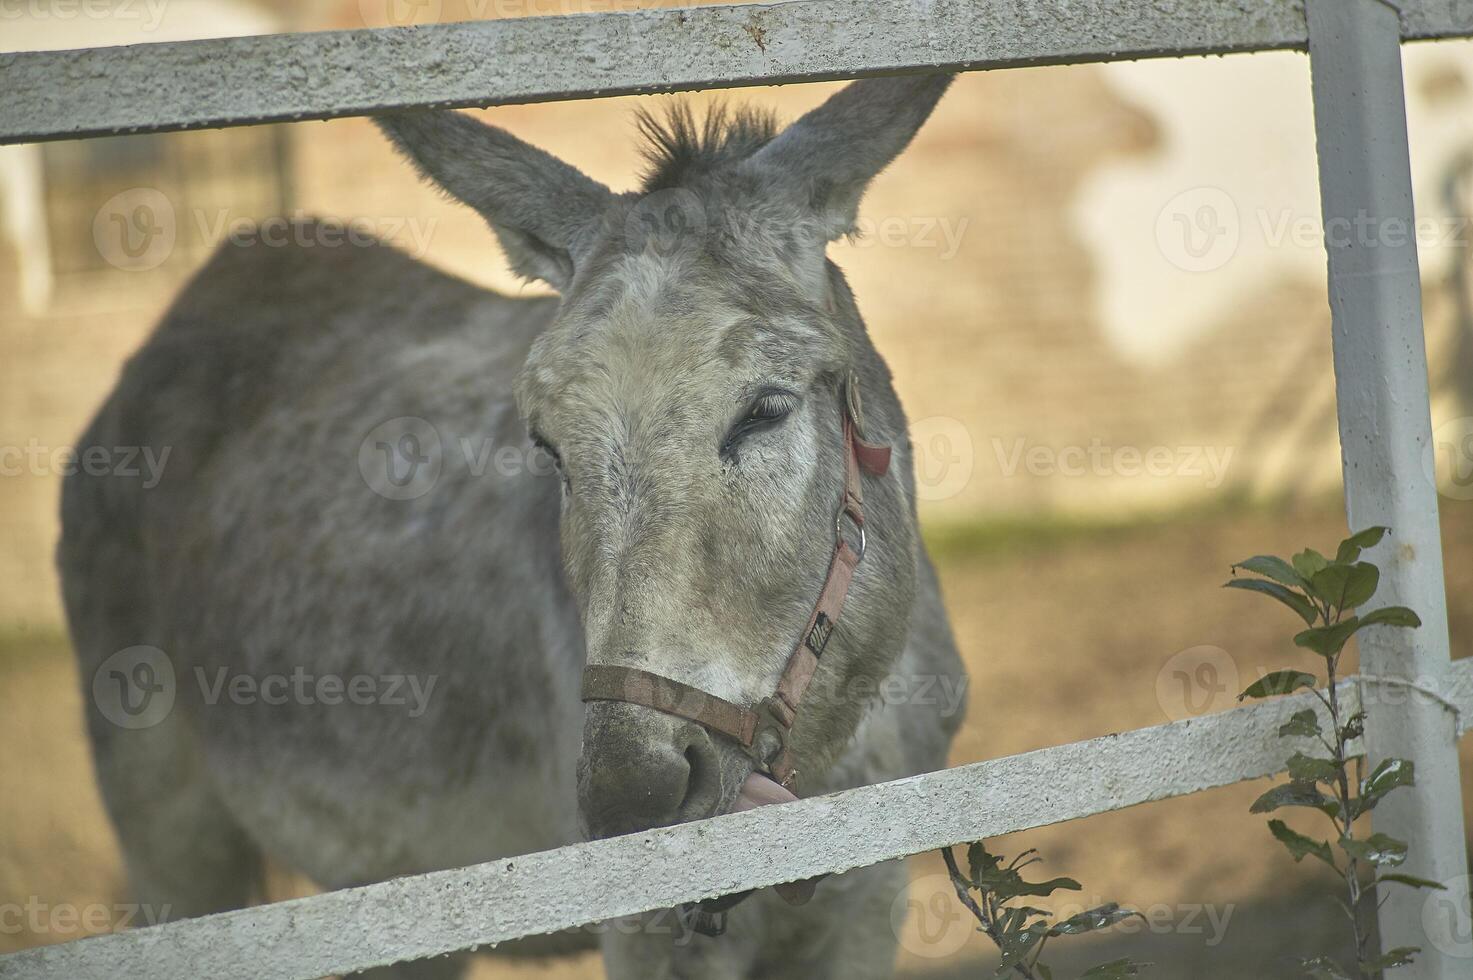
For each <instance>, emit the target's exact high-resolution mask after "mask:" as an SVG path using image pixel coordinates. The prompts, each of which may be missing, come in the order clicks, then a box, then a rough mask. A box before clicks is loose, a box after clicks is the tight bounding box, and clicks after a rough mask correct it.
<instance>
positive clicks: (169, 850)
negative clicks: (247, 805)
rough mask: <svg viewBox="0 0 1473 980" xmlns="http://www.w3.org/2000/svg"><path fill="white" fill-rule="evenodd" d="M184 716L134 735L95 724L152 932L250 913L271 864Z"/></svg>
mask: <svg viewBox="0 0 1473 980" xmlns="http://www.w3.org/2000/svg"><path fill="white" fill-rule="evenodd" d="M184 729H185V726H184V725H183V724H182V722H181V721H180V720H179V719H178V716H177V714H176V715H173V716H171V717H169V718H166V719H164V720H163V721H162V722H160V723H159V724H157V725H155V726H153V727H152V728H145V729H137V730H124V729H121V728H117V727H114V726H113V725H112V724H111V723H110V722H108V721H107V720H105V719H101V718H95V717H94V718H93V719H92V732H93V748H94V753H95V756H96V760H97V776H98V782H99V784H100V786H101V789H102V796H103V800H104V802H105V803H106V805H107V809H108V813H109V815H110V816H111V817H112V821H113V826H114V827H115V828H116V829H117V833H118V843H119V844H120V845H121V847H122V851H123V859H124V862H125V864H126V866H127V870H128V879H129V885H130V887H131V891H132V893H133V897H134V899H135V901H137V902H138V903H139V904H140V905H141V909H140V914H139V916H138V917H137V918H136V919H135V923H138V924H149V923H152V922H159V921H165V920H170V919H182V918H189V917H192V916H197V915H206V914H208V913H211V912H222V911H226V910H229V909H234V908H240V907H242V906H244V905H247V904H249V903H250V902H251V900H252V899H254V898H256V897H258V896H259V895H260V885H261V875H262V860H261V854H260V851H259V850H258V849H257V847H256V845H255V843H254V842H253V841H251V839H250V838H249V837H248V836H247V835H246V834H245V832H244V831H242V830H241V829H240V827H239V826H238V825H237V824H236V823H235V821H234V819H233V818H232V816H231V814H230V812H229V811H228V810H227V809H226V808H225V806H224V804H222V803H221V802H220V800H219V798H218V797H217V796H216V794H215V791H214V789H213V787H212V786H211V785H210V783H209V780H208V778H207V776H206V773H205V772H204V766H203V759H202V757H201V754H200V752H199V750H198V748H197V747H196V746H195V745H194V744H193V740H192V738H191V737H190V736H189V734H188V733H187V732H186V731H185V730H184Z"/></svg>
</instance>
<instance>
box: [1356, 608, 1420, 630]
mask: <svg viewBox="0 0 1473 980" xmlns="http://www.w3.org/2000/svg"><path fill="white" fill-rule="evenodd" d="M1421 625H1422V620H1421V619H1420V618H1419V617H1418V616H1417V614H1416V613H1414V612H1412V611H1411V610H1410V609H1408V608H1407V607H1406V606H1382V607H1381V608H1380V609H1373V610H1371V611H1370V612H1368V613H1366V614H1365V615H1364V616H1362V617H1361V618H1360V626H1358V627H1357V629H1365V628H1366V627H1367V626H1410V627H1417V626H1421Z"/></svg>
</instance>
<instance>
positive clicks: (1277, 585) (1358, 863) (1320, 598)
mask: <svg viewBox="0 0 1473 980" xmlns="http://www.w3.org/2000/svg"><path fill="white" fill-rule="evenodd" d="M1386 533H1387V528H1384V527H1371V528H1367V529H1366V530H1364V531H1361V532H1359V533H1357V534H1352V535H1351V536H1350V537H1348V538H1346V539H1345V540H1344V541H1342V542H1340V547H1339V548H1338V549H1337V550H1336V552H1335V557H1334V558H1326V557H1325V556H1324V555H1321V554H1320V553H1319V552H1317V551H1314V550H1313V549H1305V550H1304V551H1301V552H1300V553H1299V554H1297V555H1295V556H1294V557H1293V558H1292V559H1290V560H1288V561H1285V560H1284V559H1282V558H1277V557H1274V556H1273V555H1256V556H1254V557H1253V558H1249V559H1248V560H1247V561H1243V562H1239V563H1238V564H1236V565H1234V566H1233V574H1234V576H1236V575H1237V573H1238V572H1239V571H1243V572H1248V573H1251V574H1252V575H1254V576H1256V577H1253V578H1247V577H1244V578H1237V577H1234V578H1233V579H1232V580H1231V581H1229V582H1228V583H1227V588H1230V589H1243V590H1246V591H1249V592H1257V593H1260V594H1262V595H1266V596H1268V597H1270V598H1272V599H1275V600H1277V601H1279V602H1281V603H1283V604H1284V605H1285V606H1288V607H1289V608H1290V609H1292V610H1293V611H1294V613H1295V614H1296V615H1298V616H1299V617H1300V618H1301V619H1303V620H1304V623H1305V625H1306V626H1307V627H1308V629H1305V630H1303V631H1301V632H1300V633H1298V634H1297V635H1295V637H1294V643H1295V645H1296V646H1300V647H1303V648H1305V649H1306V650H1309V651H1311V652H1313V653H1315V654H1317V655H1318V656H1319V657H1320V659H1321V660H1322V661H1324V664H1325V673H1326V675H1327V676H1326V682H1327V683H1326V687H1325V690H1324V691H1323V692H1322V691H1320V690H1319V689H1318V687H1317V685H1318V683H1319V681H1318V678H1317V677H1316V675H1315V674H1311V673H1306V672H1305V671H1302V670H1278V671H1274V672H1273V673H1271V674H1267V675H1266V676H1264V677H1262V678H1260V679H1259V680H1257V681H1255V682H1254V683H1253V684H1251V685H1249V687H1248V689H1247V690H1245V691H1244V692H1243V693H1242V694H1240V695H1238V700H1239V701H1242V700H1243V699H1245V698H1268V697H1275V696H1278V695H1284V694H1292V693H1294V692H1295V691H1299V690H1301V689H1305V690H1309V691H1311V692H1313V694H1314V696H1315V697H1316V698H1318V699H1319V701H1320V704H1322V705H1323V706H1324V708H1325V712H1326V713H1327V715H1328V721H1329V725H1330V729H1329V731H1328V732H1326V731H1325V730H1324V728H1323V726H1322V719H1321V716H1320V713H1319V712H1318V711H1316V710H1315V709H1313V708H1307V709H1305V710H1304V711H1300V712H1297V713H1295V714H1294V716H1293V717H1291V718H1290V719H1289V720H1288V721H1287V722H1285V723H1284V724H1283V725H1281V726H1279V737H1280V738H1286V739H1305V738H1314V739H1317V740H1318V741H1319V743H1320V745H1321V746H1322V747H1323V748H1324V750H1325V753H1326V754H1325V755H1307V754H1305V753H1304V752H1295V753H1294V754H1293V755H1291V756H1290V757H1289V759H1288V770H1289V782H1287V783H1285V784H1283V785H1280V786H1275V787H1274V788H1273V789H1270V790H1269V791H1268V792H1267V793H1264V794H1263V795H1262V796H1260V797H1259V798H1258V799H1257V801H1255V802H1254V804H1253V806H1252V808H1251V810H1252V812H1253V813H1272V812H1274V811H1276V810H1279V809H1282V808H1285V807H1305V808H1308V809H1311V810H1317V811H1319V812H1320V813H1321V814H1323V815H1324V816H1325V817H1327V818H1328V819H1329V821H1330V823H1331V825H1332V826H1333V828H1334V836H1333V841H1334V845H1335V846H1334V847H1332V846H1331V843H1330V841H1328V840H1320V839H1317V838H1314V837H1307V836H1305V835H1304V834H1300V833H1298V832H1297V831H1294V830H1292V829H1290V828H1289V826H1288V825H1287V824H1286V823H1285V822H1284V821H1282V820H1277V819H1274V820H1270V821H1269V822H1268V829H1269V831H1270V832H1271V833H1272V834H1273V836H1274V837H1275V838H1276V839H1277V840H1279V841H1280V842H1281V843H1282V844H1283V845H1284V847H1285V848H1287V849H1288V851H1289V854H1290V855H1291V856H1292V857H1293V858H1294V860H1295V861H1296V862H1298V861H1302V860H1304V858H1305V857H1306V856H1313V857H1315V858H1317V859H1318V860H1320V861H1323V862H1325V864H1327V865H1329V866H1330V867H1331V868H1333V869H1334V870H1335V871H1336V873H1338V874H1339V875H1340V876H1341V878H1342V879H1343V880H1344V883H1345V891H1346V896H1347V900H1345V901H1340V903H1339V904H1340V906H1341V908H1342V909H1343V910H1344V911H1345V914H1346V916H1347V917H1348V918H1349V921H1350V929H1351V937H1352V940H1353V941H1354V944H1355V956H1356V970H1357V975H1359V976H1360V977H1376V976H1378V975H1380V974H1381V973H1383V972H1384V971H1387V970H1391V969H1395V968H1396V967H1399V966H1405V965H1406V964H1408V963H1410V962H1412V959H1413V957H1414V956H1416V954H1417V953H1419V952H1421V950H1420V949H1419V948H1417V947H1411V946H1409V947H1400V948H1397V949H1392V950H1387V951H1386V952H1384V953H1382V954H1380V955H1379V956H1373V955H1371V953H1370V952H1369V943H1370V935H1371V930H1370V923H1369V921H1368V916H1370V915H1372V914H1374V911H1375V908H1374V904H1375V903H1374V899H1372V897H1371V896H1373V895H1374V894H1375V886H1376V885H1382V884H1384V885H1401V886H1405V887H1410V888H1441V887H1442V886H1441V885H1439V884H1438V883H1437V882H1434V881H1427V880H1426V879H1422V878H1415V877H1412V876H1411V875H1405V874H1400V873H1397V872H1395V871H1393V870H1389V869H1393V868H1396V867H1398V866H1399V865H1401V864H1402V863H1404V862H1405V861H1406V857H1407V845H1406V842H1405V841H1399V840H1396V839H1395V838H1393V837H1390V836H1388V835H1386V834H1378V833H1373V834H1371V835H1370V836H1366V837H1361V836H1357V833H1356V830H1357V828H1356V820H1357V818H1359V817H1362V816H1364V815H1366V814H1368V813H1370V812H1371V811H1372V810H1373V809H1375V807H1376V804H1378V803H1380V802H1381V800H1382V799H1384V798H1385V797H1386V795H1387V794H1388V793H1390V792H1392V791H1393V790H1396V789H1398V788H1400V787H1402V786H1411V785H1412V784H1413V780H1414V778H1415V773H1414V770H1413V766H1412V763H1411V762H1410V761H1408V760H1406V759H1383V760H1382V761H1381V762H1380V763H1379V764H1377V765H1376V767H1375V768H1374V769H1373V770H1372V771H1371V772H1370V773H1367V772H1366V771H1365V763H1366V760H1365V756H1364V755H1362V754H1359V753H1355V754H1352V751H1351V743H1353V742H1354V741H1355V740H1356V739H1358V738H1360V737H1361V735H1363V734H1364V733H1365V724H1366V712H1365V710H1364V707H1361V708H1360V709H1358V710H1355V711H1351V712H1348V713H1347V706H1346V705H1344V704H1342V703H1341V700H1340V692H1339V691H1338V690H1337V689H1336V685H1337V684H1338V683H1339V681H1340V658H1341V655H1342V654H1343V653H1344V650H1345V644H1346V643H1347V642H1348V641H1349V640H1350V638H1351V637H1352V636H1354V635H1355V634H1356V633H1358V632H1360V631H1361V630H1363V629H1365V628H1366V627H1368V626H1392V627H1402V628H1413V627H1417V626H1420V625H1422V622H1421V620H1419V619H1418V618H1417V614H1416V613H1414V612H1412V611H1411V610H1410V609H1407V608H1405V607H1404V606H1386V607H1383V608H1380V609H1376V610H1374V611H1372V612H1368V613H1366V614H1365V615H1357V614H1355V613H1354V612H1352V610H1354V609H1357V608H1359V607H1361V606H1363V605H1365V604H1366V603H1367V602H1369V601H1370V599H1371V597H1372V596H1374V595H1375V594H1376V587H1377V586H1378V585H1379V584H1380V581H1381V572H1380V570H1379V569H1378V568H1377V567H1376V566H1375V565H1373V564H1371V563H1370V562H1368V561H1361V560H1360V556H1361V551H1362V550H1364V549H1366V548H1370V547H1373V546H1375V545H1376V544H1378V543H1379V542H1380V541H1381V539H1382V537H1384V536H1385V535H1386ZM1352 767H1353V768H1354V775H1352V773H1351V770H1352ZM1337 851H1338V854H1337ZM1301 963H1302V964H1303V966H1304V969H1305V973H1306V975H1307V976H1310V977H1315V978H1319V980H1350V978H1351V977H1352V974H1350V973H1348V972H1347V971H1346V970H1345V968H1344V967H1342V966H1341V965H1340V964H1339V963H1337V962H1336V961H1335V960H1334V959H1333V958H1332V957H1329V956H1316V957H1312V958H1306V959H1304V960H1302V961H1301Z"/></svg>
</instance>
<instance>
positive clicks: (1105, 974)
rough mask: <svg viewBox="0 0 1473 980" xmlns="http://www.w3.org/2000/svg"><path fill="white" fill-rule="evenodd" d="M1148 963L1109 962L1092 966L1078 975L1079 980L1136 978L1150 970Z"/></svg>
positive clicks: (1129, 961)
mask: <svg viewBox="0 0 1473 980" xmlns="http://www.w3.org/2000/svg"><path fill="white" fill-rule="evenodd" d="M1150 967H1151V964H1150V963H1135V962H1132V961H1131V960H1111V961H1110V962H1108V963H1101V964H1100V965H1099V966H1092V967H1090V968H1089V969H1088V970H1086V971H1084V973H1082V974H1080V976H1079V980H1125V978H1127V977H1138V976H1140V975H1141V974H1142V973H1145V972H1146V970H1148V969H1150Z"/></svg>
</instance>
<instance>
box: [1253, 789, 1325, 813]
mask: <svg viewBox="0 0 1473 980" xmlns="http://www.w3.org/2000/svg"><path fill="white" fill-rule="evenodd" d="M1286 806H1303V807H1309V808H1310V809H1313V810H1318V811H1320V812H1321V813H1323V814H1324V815H1325V816H1327V817H1330V818H1332V819H1333V818H1335V817H1338V816H1340V803H1339V801H1337V800H1335V799H1333V798H1331V797H1329V796H1326V795H1325V794H1324V793H1321V792H1320V791H1319V790H1318V789H1316V788H1315V785H1314V783H1312V782H1294V783H1285V784H1284V785H1282V786H1275V787H1274V788H1273V789H1271V790H1269V791H1268V792H1267V793H1264V794H1263V795H1262V796H1260V797H1259V798H1258V799H1256V800H1254V801H1253V805H1252V806H1251V807H1249V808H1248V812H1249V813H1272V812H1273V811H1275V810H1277V809H1279V808H1280V807H1286Z"/></svg>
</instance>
